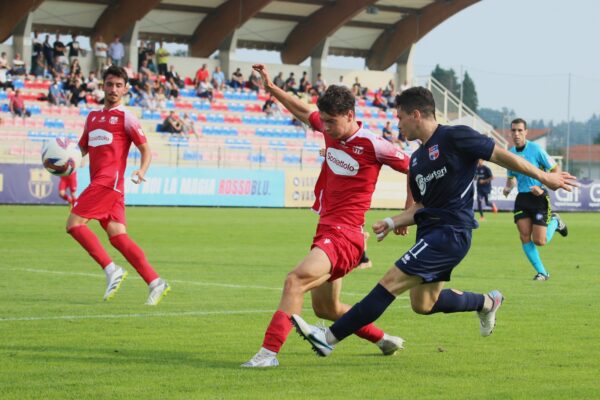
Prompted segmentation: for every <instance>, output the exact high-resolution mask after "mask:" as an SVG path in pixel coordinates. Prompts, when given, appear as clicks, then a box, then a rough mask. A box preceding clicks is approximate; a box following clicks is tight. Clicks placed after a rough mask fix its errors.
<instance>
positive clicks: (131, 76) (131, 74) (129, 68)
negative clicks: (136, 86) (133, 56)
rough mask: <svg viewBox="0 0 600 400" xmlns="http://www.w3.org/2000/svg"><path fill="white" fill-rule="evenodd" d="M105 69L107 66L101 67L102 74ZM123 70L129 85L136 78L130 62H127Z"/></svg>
mask: <svg viewBox="0 0 600 400" xmlns="http://www.w3.org/2000/svg"><path fill="white" fill-rule="evenodd" d="M106 68H108V66H107V65H106V63H105V64H104V66H103V67H102V72H104V70H105V69H106ZM123 69H124V70H125V72H127V79H129V83H131V82H132V80H134V79H135V78H136V75H135V72H134V71H133V67H132V66H131V61H129V62H128V63H127V65H126V66H124V67H123ZM100 76H101V75H100Z"/></svg>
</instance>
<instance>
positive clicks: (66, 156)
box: [42, 137, 81, 176]
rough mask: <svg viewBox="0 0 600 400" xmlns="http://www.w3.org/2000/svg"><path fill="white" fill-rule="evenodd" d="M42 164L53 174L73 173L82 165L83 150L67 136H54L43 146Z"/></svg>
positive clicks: (65, 174) (64, 174) (66, 174)
mask: <svg viewBox="0 0 600 400" xmlns="http://www.w3.org/2000/svg"><path fill="white" fill-rule="evenodd" d="M42 164H43V165H44V168H46V171H48V172H50V173H51V174H52V175H57V176H68V175H71V173H73V171H75V170H76V169H77V167H78V166H80V165H81V150H80V149H79V146H78V145H77V143H76V142H73V141H71V140H69V139H67V138H62V137H56V138H52V139H50V140H48V141H47V142H46V143H44V146H43V147H42Z"/></svg>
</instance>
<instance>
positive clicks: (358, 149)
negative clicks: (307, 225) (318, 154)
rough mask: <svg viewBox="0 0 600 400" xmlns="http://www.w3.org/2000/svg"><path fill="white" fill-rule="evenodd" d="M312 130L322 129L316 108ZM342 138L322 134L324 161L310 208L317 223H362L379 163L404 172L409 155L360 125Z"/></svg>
mask: <svg viewBox="0 0 600 400" xmlns="http://www.w3.org/2000/svg"><path fill="white" fill-rule="evenodd" d="M309 121H310V124H311V126H312V128H313V129H314V130H317V131H320V132H323V123H322V121H321V117H320V116H319V113H318V112H317V111H315V112H313V113H312V114H311V115H310V117H309ZM358 124H359V127H360V128H359V130H358V131H357V132H356V133H355V134H354V135H352V136H351V137H349V138H348V139H346V140H340V141H338V140H334V139H332V138H331V137H330V136H329V135H327V134H324V135H323V137H324V138H325V150H326V153H325V162H324V163H323V165H322V167H321V173H320V174H319V178H318V179H317V183H316V185H315V197H316V199H315V203H314V205H313V207H312V208H313V210H314V211H315V212H317V213H318V214H319V215H320V221H319V223H320V224H326V225H340V224H344V225H348V226H354V227H362V226H363V225H364V223H365V213H366V212H367V211H368V210H369V207H371V198H372V196H373V192H374V191H375V184H376V183H377V177H378V176H379V171H380V170H381V166H382V165H384V164H385V165H388V166H390V167H391V168H393V169H394V170H396V171H399V172H403V173H408V167H409V165H408V164H409V161H410V157H409V156H408V155H406V154H405V153H404V152H402V151H401V150H398V149H397V148H396V147H395V146H394V145H393V144H392V143H390V142H388V141H387V140H385V139H383V138H382V137H381V136H378V135H375V134H373V133H371V132H369V131H368V130H366V129H363V128H362V123H361V122H359V123H358Z"/></svg>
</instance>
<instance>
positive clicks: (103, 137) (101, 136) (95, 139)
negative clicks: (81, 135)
mask: <svg viewBox="0 0 600 400" xmlns="http://www.w3.org/2000/svg"><path fill="white" fill-rule="evenodd" d="M112 141H113V134H112V133H110V132H108V131H105V130H104V129H94V130H93V131H91V132H90V133H89V138H88V146H92V147H98V146H104V145H106V144H111V143H112Z"/></svg>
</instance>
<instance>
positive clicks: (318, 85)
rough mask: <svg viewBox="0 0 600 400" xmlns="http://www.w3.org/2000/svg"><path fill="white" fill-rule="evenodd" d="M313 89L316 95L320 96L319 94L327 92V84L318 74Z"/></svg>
mask: <svg viewBox="0 0 600 400" xmlns="http://www.w3.org/2000/svg"><path fill="white" fill-rule="evenodd" d="M313 87H314V88H315V90H316V91H317V94H318V95H321V93H324V92H325V90H327V82H326V81H325V78H323V75H321V73H320V72H319V73H318V74H317V80H316V81H315V84H314V85H313Z"/></svg>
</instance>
